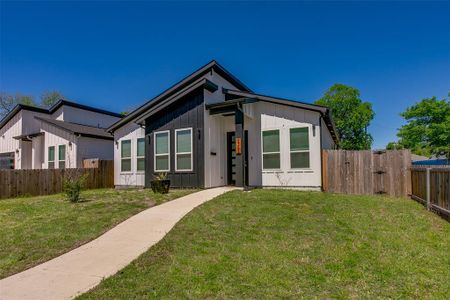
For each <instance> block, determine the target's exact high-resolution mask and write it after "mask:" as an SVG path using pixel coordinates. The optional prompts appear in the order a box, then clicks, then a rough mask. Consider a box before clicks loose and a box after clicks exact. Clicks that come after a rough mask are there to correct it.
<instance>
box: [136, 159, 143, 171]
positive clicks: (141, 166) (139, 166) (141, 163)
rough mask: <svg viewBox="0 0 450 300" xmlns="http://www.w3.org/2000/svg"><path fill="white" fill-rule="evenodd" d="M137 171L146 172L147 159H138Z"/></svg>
mask: <svg viewBox="0 0 450 300" xmlns="http://www.w3.org/2000/svg"><path fill="white" fill-rule="evenodd" d="M136 169H137V170H138V171H144V170H145V158H138V159H137V165H136Z"/></svg>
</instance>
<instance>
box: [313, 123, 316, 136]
mask: <svg viewBox="0 0 450 300" xmlns="http://www.w3.org/2000/svg"><path fill="white" fill-rule="evenodd" d="M312 129H313V136H316V125H313V126H312Z"/></svg>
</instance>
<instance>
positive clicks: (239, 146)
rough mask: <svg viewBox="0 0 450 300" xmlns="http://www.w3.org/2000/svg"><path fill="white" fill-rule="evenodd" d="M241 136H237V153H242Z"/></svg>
mask: <svg viewBox="0 0 450 300" xmlns="http://www.w3.org/2000/svg"><path fill="white" fill-rule="evenodd" d="M241 153H242V150H241V138H236V155H241Z"/></svg>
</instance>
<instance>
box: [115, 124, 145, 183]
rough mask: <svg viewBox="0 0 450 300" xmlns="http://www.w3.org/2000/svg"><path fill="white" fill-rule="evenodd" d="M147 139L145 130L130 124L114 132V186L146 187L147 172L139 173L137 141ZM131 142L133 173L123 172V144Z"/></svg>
mask: <svg viewBox="0 0 450 300" xmlns="http://www.w3.org/2000/svg"><path fill="white" fill-rule="evenodd" d="M139 138H145V129H144V128H141V127H140V126H139V125H137V124H135V123H132V122H130V123H128V124H126V125H124V126H122V127H121V128H119V129H117V130H116V131H114V185H115V186H117V187H128V186H139V187H140V186H142V187H143V186H144V184H145V172H144V171H137V140H138V139H139ZM124 140H130V141H131V171H130V172H122V171H121V142H122V141H124Z"/></svg>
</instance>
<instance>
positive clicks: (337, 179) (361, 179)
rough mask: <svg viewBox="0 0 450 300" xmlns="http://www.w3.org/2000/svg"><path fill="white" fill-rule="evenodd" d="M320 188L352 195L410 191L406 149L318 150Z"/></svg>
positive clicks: (401, 195) (392, 194)
mask: <svg viewBox="0 0 450 300" xmlns="http://www.w3.org/2000/svg"><path fill="white" fill-rule="evenodd" d="M322 162H323V164H322V178H323V189H324V190H325V191H327V192H333V193H342V194H356V195H376V194H381V195H383V194H384V195H389V196H395V197H406V196H408V195H410V194H411V172H410V168H411V152H410V151H409V150H387V151H370V150H367V151H347V150H324V151H323V152H322Z"/></svg>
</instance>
